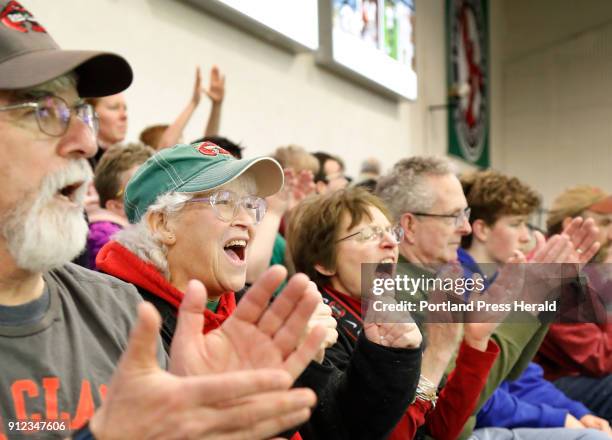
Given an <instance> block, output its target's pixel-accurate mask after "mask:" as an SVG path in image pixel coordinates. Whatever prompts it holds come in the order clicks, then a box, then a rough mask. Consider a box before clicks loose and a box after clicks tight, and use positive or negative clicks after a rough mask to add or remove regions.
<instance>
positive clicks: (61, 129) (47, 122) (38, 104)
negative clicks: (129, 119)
mask: <svg viewBox="0 0 612 440" xmlns="http://www.w3.org/2000/svg"><path fill="white" fill-rule="evenodd" d="M22 108H31V109H33V110H34V114H35V115H36V123H37V124H38V128H39V129H40V131H42V132H43V133H45V134H48V135H49V136H56V137H59V136H63V135H64V134H65V133H66V131H67V130H68V126H69V125H70V119H71V118H72V115H73V114H75V115H76V117H77V118H79V119H80V120H81V121H83V122H84V123H85V125H87V126H88V127H89V128H90V129H91V131H92V132H93V134H94V136H95V135H97V134H98V117H97V115H96V112H95V111H94V109H93V107H92V106H91V105H90V104H87V103H85V102H80V103H78V104H76V105H75V106H73V107H70V106H69V105H68V103H67V102H66V101H65V100H64V99H62V98H60V97H59V96H54V95H47V96H43V97H41V98H38V99H35V100H32V101H28V102H21V103H19V104H11V105H7V106H4V107H0V112H3V111H8V110H18V109H22Z"/></svg>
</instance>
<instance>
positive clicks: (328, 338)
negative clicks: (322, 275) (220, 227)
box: [304, 281, 338, 363]
mask: <svg viewBox="0 0 612 440" xmlns="http://www.w3.org/2000/svg"><path fill="white" fill-rule="evenodd" d="M311 283H312V281H311ZM312 284H313V287H314V288H315V289H316V285H315V284H314V283H312ZM316 326H321V327H323V328H324V329H325V339H323V342H322V343H321V347H320V349H319V351H318V352H317V354H316V356H315V360H316V361H317V362H319V363H321V362H323V358H324V357H325V350H326V349H327V348H329V347H331V346H332V345H334V344H335V343H336V341H337V340H338V331H337V330H336V327H337V326H338V322H337V321H336V319H335V318H334V317H333V316H332V309H331V307H329V306H328V305H327V304H325V303H324V302H323V299H322V297H321V295H320V294H319V303H318V304H317V308H316V309H315V311H314V313H313V314H312V316H311V317H310V319H309V320H308V325H307V326H306V330H305V332H304V338H306V337H307V336H308V335H309V334H310V333H311V332H312V331H313V330H314V328H315V327H316Z"/></svg>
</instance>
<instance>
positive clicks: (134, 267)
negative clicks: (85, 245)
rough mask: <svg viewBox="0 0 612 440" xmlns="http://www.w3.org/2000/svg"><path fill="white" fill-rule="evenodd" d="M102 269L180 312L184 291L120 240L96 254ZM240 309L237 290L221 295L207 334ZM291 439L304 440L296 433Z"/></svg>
mask: <svg viewBox="0 0 612 440" xmlns="http://www.w3.org/2000/svg"><path fill="white" fill-rule="evenodd" d="M96 266H97V267H98V269H100V270H102V271H103V272H106V273H107V274H109V275H112V276H114V277H117V278H119V279H121V280H123V281H126V282H128V283H131V284H135V285H136V286H138V287H141V288H143V289H145V290H147V291H149V292H151V293H152V294H153V295H155V296H157V297H159V298H161V299H163V300H164V301H166V302H167V303H168V304H170V305H172V307H174V308H175V309H176V310H177V312H178V308H179V306H180V304H181V301H182V300H183V296H184V293H183V292H181V291H180V290H178V289H177V288H176V287H174V286H173V285H172V284H170V283H169V282H168V280H166V279H165V278H164V277H163V276H162V275H161V274H160V273H159V271H158V270H157V269H156V268H155V266H153V265H152V264H150V263H146V262H144V261H142V260H141V259H140V258H138V257H137V256H136V255H134V254H133V253H132V252H130V251H129V250H127V249H126V248H124V247H123V246H121V245H120V244H119V243H117V242H116V241H109V242H108V243H107V244H105V245H104V247H103V248H102V249H101V250H100V252H99V253H98V256H97V257H96ZM235 309H236V298H235V297H234V292H227V293H224V294H223V295H221V299H220V300H219V306H218V307H217V312H216V313H215V312H212V311H210V310H208V309H204V333H208V332H209V331H211V330H214V329H216V328H218V327H220V326H221V324H223V322H224V321H225V320H226V319H227V318H228V317H229V315H231V314H232V313H233V312H234V310H235ZM291 440H302V437H301V436H300V434H299V433H295V434H294V435H293V436H292V437H291Z"/></svg>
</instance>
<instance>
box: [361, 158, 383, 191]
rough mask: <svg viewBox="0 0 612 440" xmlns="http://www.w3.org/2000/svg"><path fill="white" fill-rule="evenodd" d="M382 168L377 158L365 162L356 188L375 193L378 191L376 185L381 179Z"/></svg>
mask: <svg viewBox="0 0 612 440" xmlns="http://www.w3.org/2000/svg"><path fill="white" fill-rule="evenodd" d="M380 168H381V165H380V161H379V160H378V159H377V158H376V157H370V158H368V159H366V160H364V161H363V162H362V164H361V171H360V172H359V177H358V178H357V182H355V186H358V187H361V188H365V189H367V190H368V191H370V192H372V193H373V192H374V191H375V190H376V183H377V182H378V178H379V177H380V172H381V171H380Z"/></svg>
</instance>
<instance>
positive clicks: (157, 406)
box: [0, 0, 323, 440]
mask: <svg viewBox="0 0 612 440" xmlns="http://www.w3.org/2000/svg"><path fill="white" fill-rule="evenodd" d="M131 81H132V70H131V68H130V66H129V64H128V63H127V62H126V61H125V60H124V59H123V58H122V57H120V56H118V55H115V54H112V53H105V52H92V51H64V50H61V49H60V48H59V47H58V46H57V44H56V43H55V42H54V41H53V39H52V38H51V37H50V36H49V34H48V33H47V32H46V31H45V29H44V27H43V26H41V25H40V23H38V21H37V20H36V19H35V18H34V17H33V16H32V14H30V13H29V12H28V11H27V10H26V9H25V8H23V6H21V5H20V4H19V3H17V2H16V1H9V0H0V132H1V133H2V136H0V163H2V171H1V172H0V185H2V188H3V191H2V193H1V194H0V353H2V374H1V375H0V439H1V440H6V439H13V438H22V437H24V436H25V437H28V438H62V437H66V436H67V435H72V437H73V438H79V439H85V438H87V439H92V438H98V439H119V438H121V439H136V438H138V439H147V438H164V439H173V438H204V439H226V440H231V439H265V438H269V437H271V436H274V435H275V434H276V433H278V432H281V431H284V430H286V429H288V428H290V427H292V426H295V425H298V424H300V423H302V422H304V421H305V420H307V418H308V416H309V414H310V407H312V406H313V405H314V402H315V396H314V393H313V392H312V391H310V390H303V389H302V390H299V389H295V390H289V387H290V386H291V382H292V379H291V377H290V375H289V373H288V372H287V371H285V369H284V368H283V364H280V363H278V362H277V363H267V364H266V363H265V362H260V363H257V362H253V359H249V354H248V353H247V354H244V353H242V355H243V356H241V358H244V359H245V362H242V363H240V362H239V363H237V364H234V365H233V368H231V369H229V370H228V371H227V372H223V373H220V374H205V373H206V371H200V373H201V375H199V376H193V377H186V373H185V372H182V373H181V375H179V374H173V372H176V371H180V370H181V368H182V365H181V364H182V362H186V361H189V360H190V359H191V360H193V359H194V358H196V359H202V356H204V358H206V357H207V355H208V354H207V353H203V347H202V343H203V337H202V334H201V325H200V326H199V328H198V325H197V322H201V319H202V317H201V314H200V316H194V313H193V312H192V311H191V310H190V309H189V308H188V307H182V308H181V314H180V317H179V318H178V321H179V325H182V327H183V328H184V330H186V332H183V333H182V335H183V337H184V339H183V340H182V341H181V342H182V344H181V347H179V348H178V349H177V350H175V352H173V357H172V358H171V361H172V364H171V365H176V369H174V368H173V367H171V371H169V372H167V371H164V370H163V368H164V367H165V365H166V359H165V356H164V355H163V354H162V353H163V352H162V349H161V343H160V339H159V325H160V318H159V315H158V314H157V312H156V310H155V309H154V307H153V306H152V305H151V304H147V303H142V302H141V301H140V300H139V296H138V294H137V292H136V290H135V289H134V288H133V287H131V286H129V285H127V284H125V283H123V282H121V281H119V280H116V279H114V278H112V277H109V276H106V275H102V274H97V273H94V272H91V271H89V270H86V269H83V268H81V267H79V266H76V265H73V264H71V263H70V261H71V259H72V258H74V257H75V256H76V255H77V254H78V253H79V252H80V251H81V250H82V248H83V247H84V245H85V239H86V234H87V224H86V222H85V220H84V216H83V198H84V196H85V192H86V188H87V183H88V182H89V180H90V179H91V171H90V168H89V167H88V164H87V157H90V156H92V155H93V154H94V153H95V151H96V143H95V135H96V130H97V123H96V117H95V114H94V112H93V109H92V108H91V107H90V106H89V105H88V104H86V103H85V102H84V101H83V100H82V98H84V97H98V96H105V95H111V94H114V93H118V92H120V91H122V90H124V89H125V88H127V87H128V86H129V85H130V83H131ZM264 276H265V274H264ZM268 278H270V277H269V276H268ZM258 283H259V284H258ZM258 283H255V285H254V287H253V293H249V294H247V295H246V296H245V297H244V299H243V302H244V306H242V315H239V316H241V318H238V320H239V321H240V325H242V326H246V328H249V329H250V331H251V334H255V333H260V334H261V333H263V337H264V338H265V339H266V343H265V344H264V346H263V347H260V350H259V351H260V353H259V354H260V355H261V357H262V359H264V358H265V359H282V360H283V361H284V360H286V359H287V357H288V356H294V358H297V359H298V364H300V366H301V368H304V367H305V366H306V364H307V363H308V361H309V360H310V359H312V357H313V356H314V354H315V352H316V350H318V348H319V343H320V340H321V339H322V336H323V335H322V334H321V329H318V330H315V332H316V331H319V335H320V336H321V337H319V338H318V342H317V341H315V342H317V344H316V346H314V344H313V346H312V347H305V346H304V344H302V345H300V342H299V341H300V340H301V338H302V336H303V333H304V331H305V329H306V328H307V322H308V319H309V317H310V315H311V313H312V311H313V310H314V308H315V307H316V303H317V301H318V298H317V297H316V296H312V295H309V294H308V293H309V292H301V291H294V292H290V293H288V294H287V295H286V296H285V301H284V302H283V303H284V304H285V307H284V308H283V307H280V306H279V307H275V308H274V309H272V308H269V309H268V308H267V304H268V299H269V297H270V296H271V294H272V291H273V290H274V288H275V286H269V284H270V281H269V279H268V280H265V279H264V280H263V282H261V280H260V281H258ZM203 289H204V288H203V286H202V285H201V284H199V283H198V282H192V283H191V284H190V288H189V289H188V291H187V294H186V297H190V298H191V300H192V302H193V298H194V297H197V298H200V297H201V296H203V295H204V292H203ZM198 295H199V296H198ZM187 302H188V301H187ZM239 308H240V307H239ZM236 314H237V315H238V312H237V313H236ZM270 321H274V328H277V329H278V331H277V334H278V333H281V334H282V338H280V339H282V346H280V345H281V343H280V342H278V339H279V338H277V339H276V340H275V339H274V337H275V335H274V334H269V333H270V332H268V333H265V332H262V326H268V327H269V326H270ZM194 322H195V323H196V325H195V326H194V325H193V324H194ZM234 325H236V320H234ZM222 331H223V334H224V335H225V337H226V338H225V340H224V339H223V338H219V340H217V341H216V344H217V346H218V348H219V347H221V349H222V350H224V352H225V353H228V352H229V353H230V354H231V350H232V345H231V342H230V339H231V338H232V337H235V336H236V335H235V334H232V331H233V330H232V328H229V327H227V328H223V329H222ZM130 332H131V335H130ZM260 336H262V335H260ZM311 339H313V338H311ZM315 339H317V338H315ZM219 344H220V345H219ZM262 350H263V351H262ZM175 353H176V355H177V356H176V358H175V356H174V354H175ZM196 353H197V356H196ZM205 361H207V362H211V361H214V359H205ZM294 367H295V366H294ZM255 368H258V369H255ZM204 370H205V368H204ZM88 422H89V424H88ZM75 430H76V432H73V431H75ZM71 432H72V433H71Z"/></svg>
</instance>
